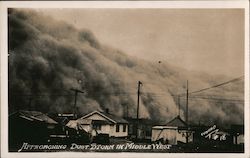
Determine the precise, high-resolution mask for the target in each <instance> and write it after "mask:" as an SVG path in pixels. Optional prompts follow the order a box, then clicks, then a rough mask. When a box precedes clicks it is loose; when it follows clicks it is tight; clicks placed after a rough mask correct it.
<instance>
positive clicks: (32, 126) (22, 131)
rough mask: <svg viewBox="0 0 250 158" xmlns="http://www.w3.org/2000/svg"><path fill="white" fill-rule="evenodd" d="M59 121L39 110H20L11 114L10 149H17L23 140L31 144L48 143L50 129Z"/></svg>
mask: <svg viewBox="0 0 250 158" xmlns="http://www.w3.org/2000/svg"><path fill="white" fill-rule="evenodd" d="M57 125H58V123H57V122H56V121H55V120H53V119H51V118H50V117H48V116H47V115H46V114H44V113H41V112H38V111H26V110H19V111H17V112H15V113H12V114H10V115H9V126H8V127H9V149H10V151H16V150H17V149H18V148H20V147H21V145H22V143H23V142H27V143H31V144H43V143H46V142H47V140H48V137H49V131H51V130H54V129H55V127H56V126H57Z"/></svg>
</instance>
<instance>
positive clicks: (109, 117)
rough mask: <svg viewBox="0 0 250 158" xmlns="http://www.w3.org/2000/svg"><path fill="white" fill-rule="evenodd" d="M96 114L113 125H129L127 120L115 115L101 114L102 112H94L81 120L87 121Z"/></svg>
mask: <svg viewBox="0 0 250 158" xmlns="http://www.w3.org/2000/svg"><path fill="white" fill-rule="evenodd" d="M94 114H98V115H101V116H102V117H104V118H106V119H107V120H109V121H111V122H112V123H128V122H127V121H126V120H125V119H123V118H121V117H118V116H115V115H113V114H110V113H104V112H100V111H93V112H91V113H89V114H87V115H85V116H83V117H81V118H80V119H85V118H87V117H89V116H92V115H94Z"/></svg>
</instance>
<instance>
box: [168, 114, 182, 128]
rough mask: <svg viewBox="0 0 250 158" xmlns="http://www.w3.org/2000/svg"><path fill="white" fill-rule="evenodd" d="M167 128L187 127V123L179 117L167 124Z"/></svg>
mask: <svg viewBox="0 0 250 158" xmlns="http://www.w3.org/2000/svg"><path fill="white" fill-rule="evenodd" d="M167 126H173V127H186V126H187V123H186V122H185V121H183V120H182V119H181V117H180V116H179V115H178V116H176V117H175V118H174V119H172V120H171V121H169V122H168V123H167Z"/></svg>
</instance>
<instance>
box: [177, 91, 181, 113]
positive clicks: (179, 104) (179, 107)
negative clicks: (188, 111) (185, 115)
mask: <svg viewBox="0 0 250 158" xmlns="http://www.w3.org/2000/svg"><path fill="white" fill-rule="evenodd" d="M177 97H178V115H179V116H181V103H180V96H179V95H178V96H177Z"/></svg>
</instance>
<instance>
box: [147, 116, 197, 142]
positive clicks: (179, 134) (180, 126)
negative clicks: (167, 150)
mask: <svg viewBox="0 0 250 158" xmlns="http://www.w3.org/2000/svg"><path fill="white" fill-rule="evenodd" d="M187 135H188V142H192V141H193V132H192V131H191V130H190V129H188V127H187V124H186V122H185V121H183V120H182V119H181V117H180V116H177V117H175V118H174V119H173V120H171V121H169V122H168V123H167V124H166V125H164V126H153V127H152V137H151V141H152V142H161V143H165V144H172V145H177V144H178V143H186V136H187Z"/></svg>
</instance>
